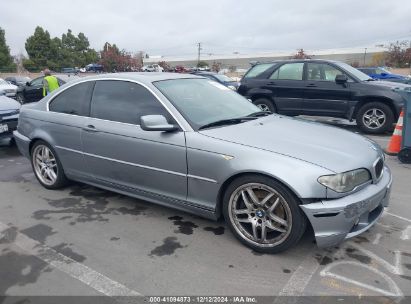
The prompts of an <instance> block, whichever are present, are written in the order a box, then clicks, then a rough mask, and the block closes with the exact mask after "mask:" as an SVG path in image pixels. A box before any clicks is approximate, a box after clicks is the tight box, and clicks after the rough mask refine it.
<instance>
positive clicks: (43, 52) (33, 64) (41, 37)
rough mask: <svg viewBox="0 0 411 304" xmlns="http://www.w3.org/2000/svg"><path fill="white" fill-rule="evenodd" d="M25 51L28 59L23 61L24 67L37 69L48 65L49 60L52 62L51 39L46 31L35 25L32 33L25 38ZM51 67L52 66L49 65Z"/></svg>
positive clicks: (53, 59)
mask: <svg viewBox="0 0 411 304" xmlns="http://www.w3.org/2000/svg"><path fill="white" fill-rule="evenodd" d="M25 47H26V51H27V54H28V55H29V61H27V60H26V61H25V62H24V63H23V64H24V67H25V68H26V69H28V70H39V69H44V68H46V67H49V63H50V62H49V61H51V62H54V61H55V60H57V58H53V55H55V54H53V50H54V49H53V47H54V45H53V44H52V39H51V38H50V34H49V32H48V31H45V30H44V29H43V28H42V27H40V26H37V27H36V29H35V30H34V34H33V35H32V36H30V37H29V38H27V40H26V44H25ZM50 68H52V67H50Z"/></svg>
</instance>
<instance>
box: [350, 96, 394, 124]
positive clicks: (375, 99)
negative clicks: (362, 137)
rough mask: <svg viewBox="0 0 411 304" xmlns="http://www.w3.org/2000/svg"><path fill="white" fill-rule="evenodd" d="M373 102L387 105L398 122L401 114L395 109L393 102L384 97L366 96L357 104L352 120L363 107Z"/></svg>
mask: <svg viewBox="0 0 411 304" xmlns="http://www.w3.org/2000/svg"><path fill="white" fill-rule="evenodd" d="M371 102H381V103H383V104H385V105H387V106H388V107H389V108H390V109H391V111H392V113H393V114H394V119H395V120H397V119H398V117H399V115H400V113H398V112H397V109H396V108H395V106H394V104H393V101H392V100H391V99H389V98H387V97H382V96H364V97H362V98H360V100H359V102H357V104H356V105H355V107H354V111H353V113H352V118H354V119H355V118H356V117H357V114H358V111H359V110H360V109H361V107H362V106H364V105H365V104H367V103H371Z"/></svg>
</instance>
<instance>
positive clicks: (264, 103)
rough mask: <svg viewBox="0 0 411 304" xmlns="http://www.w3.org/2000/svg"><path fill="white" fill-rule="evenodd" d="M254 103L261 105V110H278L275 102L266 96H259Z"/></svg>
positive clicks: (272, 111) (273, 111) (274, 111)
mask: <svg viewBox="0 0 411 304" xmlns="http://www.w3.org/2000/svg"><path fill="white" fill-rule="evenodd" d="M253 104H255V105H256V106H257V107H259V108H260V109H261V111H266V112H271V113H276V112H277V109H276V107H275V105H274V103H273V102H272V101H271V100H268V99H266V98H258V99H256V100H254V101H253Z"/></svg>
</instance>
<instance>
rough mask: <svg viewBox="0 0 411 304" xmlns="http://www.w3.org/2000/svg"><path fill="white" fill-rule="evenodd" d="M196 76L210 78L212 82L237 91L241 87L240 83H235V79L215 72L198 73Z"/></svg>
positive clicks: (195, 73)
mask: <svg viewBox="0 0 411 304" xmlns="http://www.w3.org/2000/svg"><path fill="white" fill-rule="evenodd" d="M193 74H194V75H199V76H203V77H206V78H209V79H211V80H214V81H217V82H219V83H221V84H223V85H225V86H226V87H227V88H229V89H231V90H234V91H236V90H237V89H238V87H239V85H240V84H239V82H238V81H235V80H234V79H232V78H230V77H228V76H226V75H222V74H217V73H214V72H203V71H196V72H193Z"/></svg>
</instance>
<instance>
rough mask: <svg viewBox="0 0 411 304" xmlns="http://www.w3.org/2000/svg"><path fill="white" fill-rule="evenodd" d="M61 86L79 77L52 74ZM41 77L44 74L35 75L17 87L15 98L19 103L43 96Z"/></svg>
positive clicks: (33, 100) (36, 99)
mask: <svg viewBox="0 0 411 304" xmlns="http://www.w3.org/2000/svg"><path fill="white" fill-rule="evenodd" d="M54 76H56V77H57V80H58V82H59V84H60V86H62V85H63V84H65V83H66V82H69V81H72V80H76V79H79V78H80V77H78V76H75V75H54ZM43 79H44V76H40V77H37V78H35V79H33V80H31V81H29V82H27V83H26V85H25V86H22V87H19V88H18V89H17V95H16V99H17V101H19V102H20V103H21V104H24V103H28V102H35V101H39V100H40V99H42V98H43Z"/></svg>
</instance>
